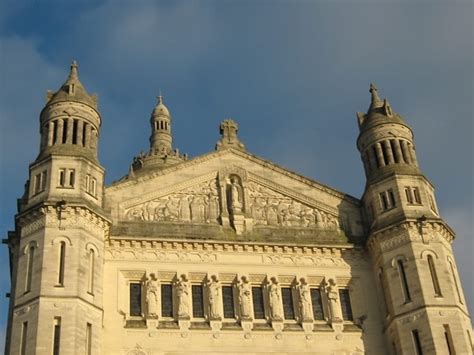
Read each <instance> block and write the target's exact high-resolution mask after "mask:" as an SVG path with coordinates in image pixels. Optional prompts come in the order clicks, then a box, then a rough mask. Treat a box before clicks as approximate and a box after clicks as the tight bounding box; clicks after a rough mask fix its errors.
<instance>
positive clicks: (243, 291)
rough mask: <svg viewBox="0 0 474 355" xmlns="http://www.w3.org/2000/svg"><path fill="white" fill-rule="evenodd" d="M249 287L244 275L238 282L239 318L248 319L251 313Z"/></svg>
mask: <svg viewBox="0 0 474 355" xmlns="http://www.w3.org/2000/svg"><path fill="white" fill-rule="evenodd" d="M251 294H252V293H251V289H250V284H249V282H248V280H247V277H246V276H242V277H241V282H239V301H240V317H241V319H250V313H251V300H250V297H251Z"/></svg>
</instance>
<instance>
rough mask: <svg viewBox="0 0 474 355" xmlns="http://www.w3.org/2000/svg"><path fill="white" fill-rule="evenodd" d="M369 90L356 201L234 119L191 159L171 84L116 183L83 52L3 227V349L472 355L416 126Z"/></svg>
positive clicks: (44, 122)
mask: <svg viewBox="0 0 474 355" xmlns="http://www.w3.org/2000/svg"><path fill="white" fill-rule="evenodd" d="M370 92H371V95H372V98H371V104H370V107H369V109H368V111H367V113H364V114H362V113H359V114H358V115H357V116H358V122H359V128H360V135H359V138H358V140H357V147H358V149H359V151H360V153H361V157H362V161H363V164H364V168H365V173H366V177H367V182H366V189H365V191H364V194H363V196H362V198H361V199H358V198H356V197H353V196H350V195H348V194H346V193H343V192H340V191H337V190H335V189H333V188H331V187H329V186H327V185H323V184H321V183H319V182H317V181H314V180H311V179H309V178H305V177H303V176H301V175H299V174H296V173H294V172H292V171H290V170H288V169H285V168H283V167H280V166H278V165H277V164H274V163H272V162H270V161H268V160H265V159H262V158H260V157H258V156H256V155H254V154H251V153H249V152H248V151H247V149H246V145H245V144H244V143H243V140H242V139H241V138H240V137H239V136H238V134H239V126H238V125H237V123H236V122H235V121H234V120H233V119H230V118H229V119H225V120H223V121H222V122H221V124H220V125H219V127H218V128H219V131H218V132H219V133H220V139H218V140H217V144H216V145H215V150H214V151H211V152H209V153H206V154H204V155H201V156H198V157H194V158H192V159H188V157H187V155H186V154H181V153H180V152H179V151H178V149H176V148H174V147H173V135H172V127H171V125H172V116H171V114H170V110H169V109H168V107H167V106H166V105H165V103H164V100H163V97H162V96H161V95H160V96H159V97H158V102H157V103H156V105H155V107H154V109H153V110H152V113H151V117H150V119H149V123H150V126H151V127H150V128H151V135H150V138H149V147H148V148H147V150H146V151H144V152H141V153H139V154H138V155H137V156H136V157H135V158H133V161H132V162H131V164H130V167H129V169H128V172H127V173H126V174H125V175H124V176H123V177H122V178H121V179H119V180H118V181H115V182H113V183H111V184H110V185H109V186H105V185H104V172H105V171H104V168H103V167H102V166H101V164H100V163H99V160H98V154H97V152H98V141H99V136H100V127H101V120H102V119H101V116H100V113H99V111H98V107H97V98H96V97H95V96H94V95H90V94H89V93H88V92H87V91H86V89H85V88H84V86H83V85H82V83H81V82H80V81H79V76H78V66H77V63H75V62H73V63H72V65H71V68H70V73H69V76H68V78H67V80H66V82H65V83H64V84H63V85H62V86H61V88H60V89H59V90H58V91H56V92H54V93H48V96H47V102H46V105H45V107H44V108H43V110H42V111H41V114H40V136H41V140H40V150H39V154H38V157H37V158H36V160H35V161H34V162H33V163H32V164H31V165H30V167H29V178H28V181H27V183H26V186H25V193H24V195H23V196H22V198H21V199H19V200H18V214H17V215H16V217H15V230H14V231H12V232H10V233H9V234H8V239H6V240H5V242H6V243H7V244H8V247H9V253H10V255H9V256H10V265H11V270H10V271H11V284H12V287H11V293H10V295H9V297H10V308H9V315H8V328H7V341H6V353H7V354H9V355H10V354H12V355H13V354H15V355H16V354H20V355H29V354H53V355H57V354H61V355H69V354H71V355H72V354H86V355H97V354H104V355H108V354H114V355H115V354H123V355H151V354H164V353H173V354H177V355H183V354H196V353H202V354H203V353H206V354H211V355H218V354H219V355H221V354H224V353H279V354H295V355H296V354H298V355H299V354H313V355H316V354H334V353H337V354H363V353H372V354H389V353H392V354H419V355H421V354H464V353H470V351H471V350H472V343H471V340H470V339H471V332H472V329H471V325H470V319H469V315H468V310H467V307H466V300H465V299H464V296H463V292H462V286H461V283H460V280H459V276H458V272H457V267H456V263H455V260H454V256H453V253H452V249H451V243H452V241H453V238H454V233H453V231H452V230H451V229H450V228H449V226H448V225H447V224H446V223H445V222H444V221H443V219H441V217H440V215H439V212H438V208H437V206H436V200H435V194H434V187H433V186H432V184H431V183H430V182H429V181H428V180H427V179H426V177H425V176H424V175H423V174H422V172H421V170H420V167H419V165H418V161H417V158H416V152H415V147H414V140H413V133H412V130H411V128H410V127H409V126H408V125H407V124H406V123H405V121H404V120H403V119H402V118H401V117H400V115H398V114H397V113H396V112H394V111H393V110H392V108H391V106H390V104H389V103H388V101H387V100H381V99H380V97H379V95H378V92H377V89H376V88H375V86H373V85H371V88H370ZM167 104H168V102H167ZM143 121H144V124H145V122H146V120H145V119H144V120H143ZM124 171H126V169H124Z"/></svg>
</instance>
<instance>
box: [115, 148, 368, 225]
mask: <svg viewBox="0 0 474 355" xmlns="http://www.w3.org/2000/svg"><path fill="white" fill-rule="evenodd" d="M114 200H115V202H116V203H112V206H113V207H115V211H114V213H113V214H114V215H115V217H116V219H118V220H121V221H130V222H147V223H148V222H160V223H166V222H173V223H186V224H189V223H191V224H192V223H197V224H215V225H223V226H233V227H234V229H236V230H237V229H240V231H241V232H242V231H245V230H248V229H249V228H250V229H252V228H253V227H258V226H268V227H285V228H318V229H321V228H322V229H327V228H330V229H339V228H341V225H345V224H347V223H346V222H347V221H346V220H347V219H348V217H347V216H345V215H344V214H346V212H347V211H348V209H349V210H350V209H353V212H355V214H356V215H358V214H359V211H358V201H357V200H356V199H353V198H350V197H347V195H344V194H341V193H338V192H337V191H335V190H332V189H330V188H328V187H326V186H324V185H320V184H318V183H316V182H314V181H311V180H309V179H305V178H303V177H301V176H299V175H297V174H294V173H292V172H289V171H288V170H285V169H283V168H280V167H278V166H276V165H273V164H270V163H269V162H267V161H263V160H261V159H259V158H256V157H254V156H252V155H249V154H247V153H245V152H237V151H234V150H226V151H221V152H215V153H211V154H208V155H205V156H203V157H198V158H196V159H193V160H191V161H188V162H185V163H183V164H180V165H178V166H174V167H170V168H166V169H162V170H159V171H153V172H150V174H146V175H143V176H140V177H138V178H135V179H130V181H125V182H122V183H119V184H117V185H113V186H112V187H110V188H109V189H108V190H107V192H106V201H109V202H113V201H114ZM113 207H112V208H113ZM341 207H342V209H341ZM358 217H360V216H358ZM239 225H240V226H239Z"/></svg>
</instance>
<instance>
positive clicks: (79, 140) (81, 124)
mask: <svg viewBox="0 0 474 355" xmlns="http://www.w3.org/2000/svg"><path fill="white" fill-rule="evenodd" d="M83 131H84V121H83V120H78V122H77V139H76V140H77V144H79V145H80V146H82V145H83V144H82V132H83Z"/></svg>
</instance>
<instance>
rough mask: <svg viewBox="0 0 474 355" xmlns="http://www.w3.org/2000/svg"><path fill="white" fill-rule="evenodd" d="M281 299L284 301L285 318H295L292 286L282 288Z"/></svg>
mask: <svg viewBox="0 0 474 355" xmlns="http://www.w3.org/2000/svg"><path fill="white" fill-rule="evenodd" d="M281 299H282V302H283V315H284V317H285V319H295V309H294V307H293V295H292V293H291V288H290V287H282V288H281Z"/></svg>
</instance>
